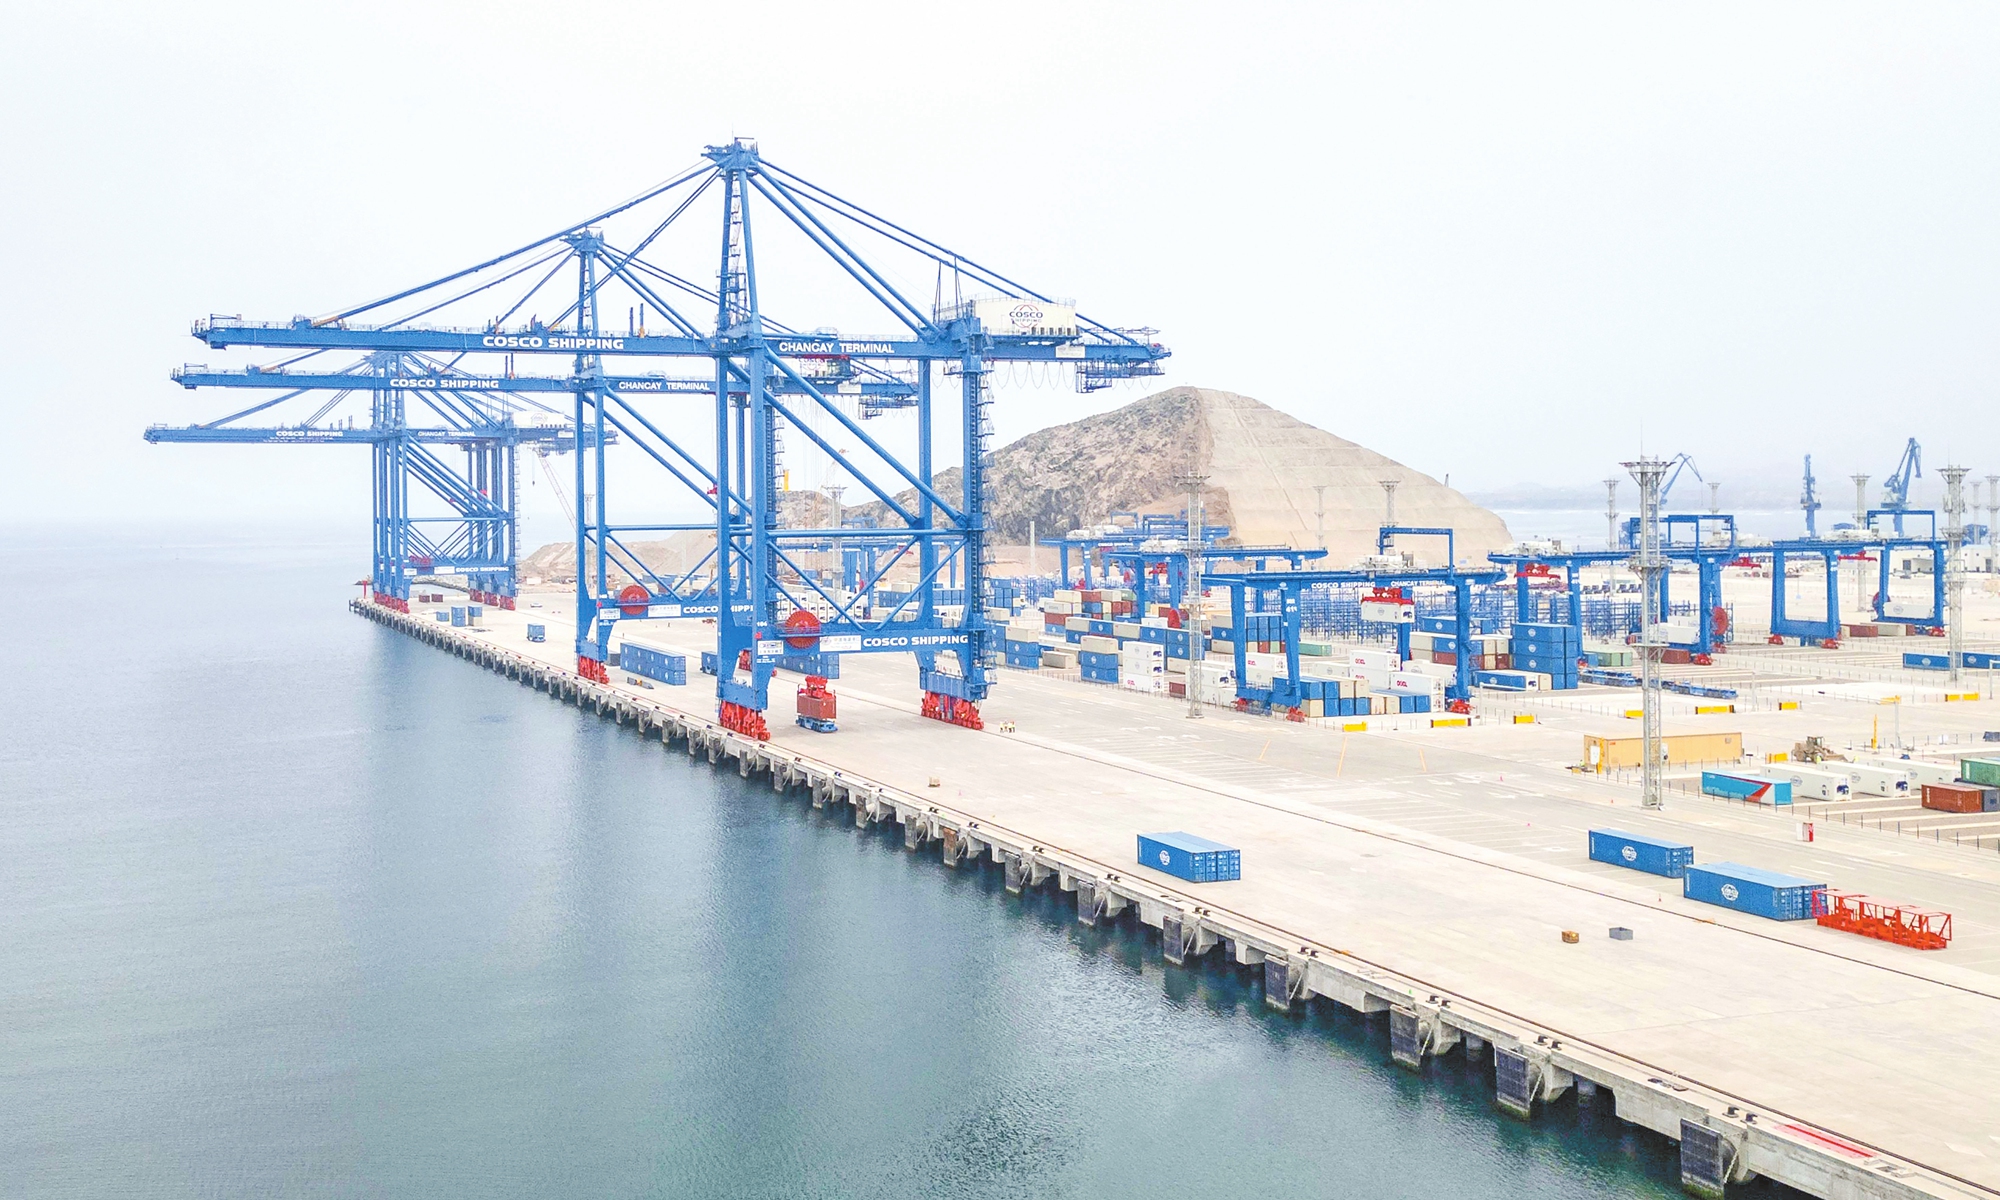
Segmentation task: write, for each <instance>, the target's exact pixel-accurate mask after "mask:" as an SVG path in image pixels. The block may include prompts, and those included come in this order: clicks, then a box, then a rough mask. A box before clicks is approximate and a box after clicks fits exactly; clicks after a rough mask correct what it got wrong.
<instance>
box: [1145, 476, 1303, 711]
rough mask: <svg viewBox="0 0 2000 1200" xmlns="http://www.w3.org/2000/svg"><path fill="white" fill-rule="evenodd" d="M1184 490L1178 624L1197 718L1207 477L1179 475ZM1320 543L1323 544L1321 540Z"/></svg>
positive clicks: (1202, 648) (1202, 661)
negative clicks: (1203, 491)
mask: <svg viewBox="0 0 2000 1200" xmlns="http://www.w3.org/2000/svg"><path fill="white" fill-rule="evenodd" d="M1176 482H1178V483H1179V484H1180V485H1181V486H1182V487H1184V488H1186V489H1187V496H1188V503H1187V540H1186V541H1185V542H1183V543H1182V547H1183V549H1185V550H1186V552H1187V582H1186V585H1185V586H1184V587H1183V588H1182V589H1181V627H1182V628H1183V629H1186V630H1187V631H1188V672H1187V700H1188V711H1187V715H1188V720H1190V721H1199V720H1201V719H1202V713H1201V672H1202V667H1203V664H1205V663H1206V662H1207V660H1208V655H1207V653H1206V651H1205V643H1206V642H1207V640H1208V639H1207V638H1205V637H1204V636H1203V635H1202V632H1203V631H1202V625H1203V624H1204V623H1205V622H1204V617H1205V615H1206V614H1205V613H1204V612H1203V609H1202V594H1201V593H1202V588H1201V570H1202V561H1201V558H1202V550H1203V549H1204V546H1203V540H1204V539H1203V535H1204V533H1205V530H1204V529H1203V528H1202V527H1203V526H1204V525H1205V524H1206V523H1207V522H1206V520H1205V519H1204V518H1203V516H1202V511H1201V489H1202V485H1203V484H1205V483H1207V482H1208V476H1206V475H1200V474H1196V473H1195V472H1193V471H1190V472H1188V473H1187V474H1185V475H1182V476H1179V477H1178V478H1177V480H1176ZM1321 544H1322V545H1324V544H1325V543H1324V542H1322V543H1321Z"/></svg>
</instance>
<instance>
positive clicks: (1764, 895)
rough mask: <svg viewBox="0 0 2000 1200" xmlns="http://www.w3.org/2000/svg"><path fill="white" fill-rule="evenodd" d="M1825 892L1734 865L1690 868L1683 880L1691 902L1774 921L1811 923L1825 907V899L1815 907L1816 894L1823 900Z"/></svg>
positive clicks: (1790, 878) (1806, 882)
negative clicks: (1712, 905)
mask: <svg viewBox="0 0 2000 1200" xmlns="http://www.w3.org/2000/svg"><path fill="white" fill-rule="evenodd" d="M1825 891H1826V885H1825V884H1823V883H1814V882H1813V881H1811V880H1809V879H1800V878H1799V877H1797V876H1796V875H1780V874H1778V873H1777V872H1776V871H1765V870H1761V869H1759V868H1757V867H1746V866H1744V865H1743V864H1741V863H1731V862H1719V863H1703V864H1702V865H1700V866H1698V867H1689V868H1688V869H1687V874H1685V875H1683V876H1682V877H1681V895H1683V896H1686V897H1687V898H1688V899H1690V900H1699V901H1701V902H1702V903H1704V904H1716V905H1720V906H1721V907H1723V908H1733V909H1736V910H1737V911H1738V912H1747V913H1751V914H1753V915H1756V916H1759V917H1768V918H1770V919H1771V920H1773V921H1809V920H1811V919H1812V918H1813V916H1814V915H1815V911H1814V910H1815V908H1816V907H1817V906H1823V905H1824V900H1823V899H1820V900H1819V901H1818V905H1816V904H1815V899H1816V897H1815V893H1819V894H1821V896H1823V894H1824V893H1825Z"/></svg>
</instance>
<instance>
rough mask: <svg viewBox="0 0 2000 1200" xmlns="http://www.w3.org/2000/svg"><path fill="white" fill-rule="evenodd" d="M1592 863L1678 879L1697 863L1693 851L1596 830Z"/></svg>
mask: <svg viewBox="0 0 2000 1200" xmlns="http://www.w3.org/2000/svg"><path fill="white" fill-rule="evenodd" d="M1590 861H1592V862H1601V863H1610V864H1611V865H1612V866H1614V867H1630V868H1632V869H1633V870H1634V871H1645V872H1648V873H1650V874H1653V875H1665V876H1667V877H1668V878H1669V879H1679V878H1681V877H1682V876H1683V875H1685V874H1686V873H1687V869H1688V867H1690V866H1691V865H1693V863H1694V847H1693V846H1686V845H1682V844H1681V843H1679V842H1669V841H1666V840H1664V839H1662V838H1650V837H1646V836H1644V835H1643V834H1637V833H1626V832H1625V831H1624V830H1622V829H1593V830H1591V831H1590Z"/></svg>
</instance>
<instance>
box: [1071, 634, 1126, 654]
mask: <svg viewBox="0 0 2000 1200" xmlns="http://www.w3.org/2000/svg"><path fill="white" fill-rule="evenodd" d="M1076 648H1077V649H1079V650H1086V651H1089V652H1090V653H1092V654H1116V653H1118V639H1117V638H1111V637H1101V636H1099V635H1097V634H1094V633H1086V634H1084V635H1083V637H1082V639H1081V640H1079V641H1078V642H1077V644H1076Z"/></svg>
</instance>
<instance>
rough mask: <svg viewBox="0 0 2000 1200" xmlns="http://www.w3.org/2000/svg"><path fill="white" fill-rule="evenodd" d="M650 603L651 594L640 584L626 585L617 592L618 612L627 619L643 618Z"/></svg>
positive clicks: (651, 600) (651, 599)
mask: <svg viewBox="0 0 2000 1200" xmlns="http://www.w3.org/2000/svg"><path fill="white" fill-rule="evenodd" d="M652 602H653V593H651V592H649V591H647V590H646V589H645V587H644V586H642V585H640V584H636V583H628V584H626V585H625V586H624V587H623V588H620V589H619V591H618V611H619V612H622V613H624V614H625V615H626V616H628V617H643V616H645V615H646V606H647V605H648V604H651V603H652Z"/></svg>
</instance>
